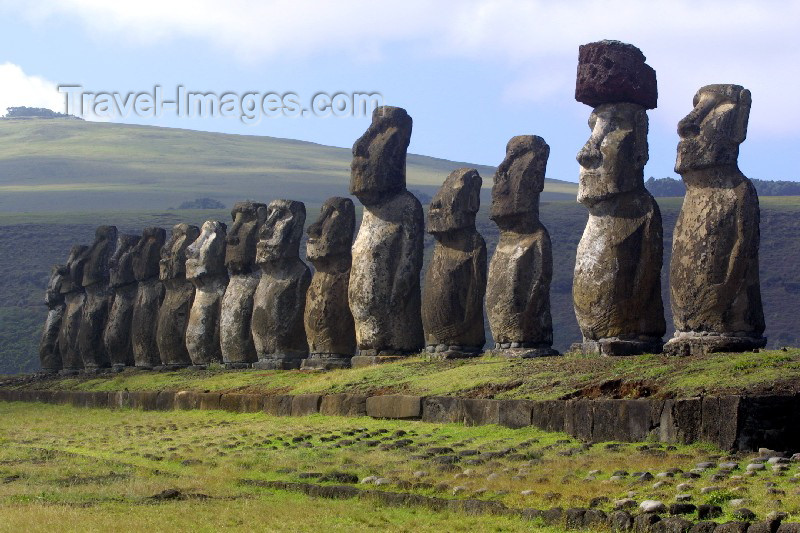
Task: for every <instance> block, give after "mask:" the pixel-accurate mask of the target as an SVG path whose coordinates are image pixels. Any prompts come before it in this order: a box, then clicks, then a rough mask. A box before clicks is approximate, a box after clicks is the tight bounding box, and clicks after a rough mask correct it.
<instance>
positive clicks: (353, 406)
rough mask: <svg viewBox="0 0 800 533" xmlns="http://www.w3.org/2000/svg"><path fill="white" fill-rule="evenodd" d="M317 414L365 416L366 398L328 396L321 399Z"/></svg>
mask: <svg viewBox="0 0 800 533" xmlns="http://www.w3.org/2000/svg"><path fill="white" fill-rule="evenodd" d="M319 412H320V413H321V414H323V415H328V416H366V414H367V397H366V396H365V395H362V394H328V395H327V396H323V397H322V402H321V403H320V407H319Z"/></svg>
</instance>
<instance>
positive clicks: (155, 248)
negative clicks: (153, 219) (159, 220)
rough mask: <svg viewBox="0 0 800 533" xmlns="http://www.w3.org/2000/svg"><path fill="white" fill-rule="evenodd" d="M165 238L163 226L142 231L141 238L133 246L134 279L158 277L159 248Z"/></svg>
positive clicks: (165, 233)
mask: <svg viewBox="0 0 800 533" xmlns="http://www.w3.org/2000/svg"><path fill="white" fill-rule="evenodd" d="M166 239H167V232H166V231H165V230H164V228H157V227H154V226H153V227H149V228H144V231H142V238H141V239H139V242H138V243H137V244H136V246H134V248H133V252H132V253H133V274H134V275H135V276H136V281H145V280H148V279H153V278H156V277H158V273H159V264H158V263H159V261H160V260H161V248H162V247H163V246H164V241H165V240H166Z"/></svg>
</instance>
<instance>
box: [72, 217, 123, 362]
mask: <svg viewBox="0 0 800 533" xmlns="http://www.w3.org/2000/svg"><path fill="white" fill-rule="evenodd" d="M116 246H117V228H116V227H115V226H99V227H98V228H97V231H95V236H94V243H92V246H91V247H89V249H88V250H86V252H85V256H86V258H85V263H84V267H83V282H82V285H83V289H84V291H86V301H85V303H84V304H83V317H81V327H80V330H79V331H78V349H79V351H80V352H81V357H82V358H83V367H84V370H86V371H87V372H96V371H97V370H99V369H101V368H107V367H109V366H111V362H110V360H109V357H108V353H107V352H106V347H105V345H104V344H103V331H104V330H105V329H106V322H107V320H108V311H109V309H110V308H111V303H112V301H113V300H114V291H113V289H111V287H109V283H108V279H109V276H108V263H109V260H110V259H111V256H112V255H113V254H114V250H115V248H116Z"/></svg>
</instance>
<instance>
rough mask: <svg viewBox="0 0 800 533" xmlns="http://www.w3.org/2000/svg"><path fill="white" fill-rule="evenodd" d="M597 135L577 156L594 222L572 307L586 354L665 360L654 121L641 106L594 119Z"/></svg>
mask: <svg viewBox="0 0 800 533" xmlns="http://www.w3.org/2000/svg"><path fill="white" fill-rule="evenodd" d="M589 126H590V128H591V129H592V134H591V136H590V138H589V140H588V141H587V143H586V145H585V146H584V147H583V148H582V149H581V150H580V152H578V162H579V163H580V165H581V171H580V183H579V188H578V201H579V202H581V203H582V204H584V205H585V206H586V207H587V208H588V209H589V220H588V222H587V224H586V229H585V230H584V232H583V236H582V238H581V241H580V243H579V245H578V251H577V258H576V261H575V276H574V280H573V289H572V295H573V302H574V305H575V315H576V317H577V319H578V325H579V326H580V329H581V333H582V334H583V341H584V342H583V344H582V345H578V346H575V347H573V348H574V349H578V350H579V351H583V352H584V353H600V354H604V355H635V354H638V353H644V352H660V350H661V345H662V342H661V337H662V335H663V334H664V332H665V330H666V323H665V320H664V306H663V303H662V300H661V263H662V255H663V237H662V228H661V213H660V211H659V209H658V204H656V202H655V200H654V199H653V197H652V196H651V195H650V193H648V192H647V190H645V188H644V181H643V169H644V165H645V163H646V162H647V158H648V151H647V113H646V112H645V110H644V108H643V107H642V106H640V105H637V104H630V103H619V104H604V105H601V106H599V107H597V108H596V109H595V110H594V111H592V114H591V117H590V119H589Z"/></svg>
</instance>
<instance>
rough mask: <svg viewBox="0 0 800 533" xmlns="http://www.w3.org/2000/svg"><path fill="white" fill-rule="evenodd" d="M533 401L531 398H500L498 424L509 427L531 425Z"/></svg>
mask: <svg viewBox="0 0 800 533" xmlns="http://www.w3.org/2000/svg"><path fill="white" fill-rule="evenodd" d="M532 415H533V402H532V401H531V400H500V406H499V412H498V424H500V425H501V426H506V427H509V428H522V427H526V426H530V425H531V421H532Z"/></svg>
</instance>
